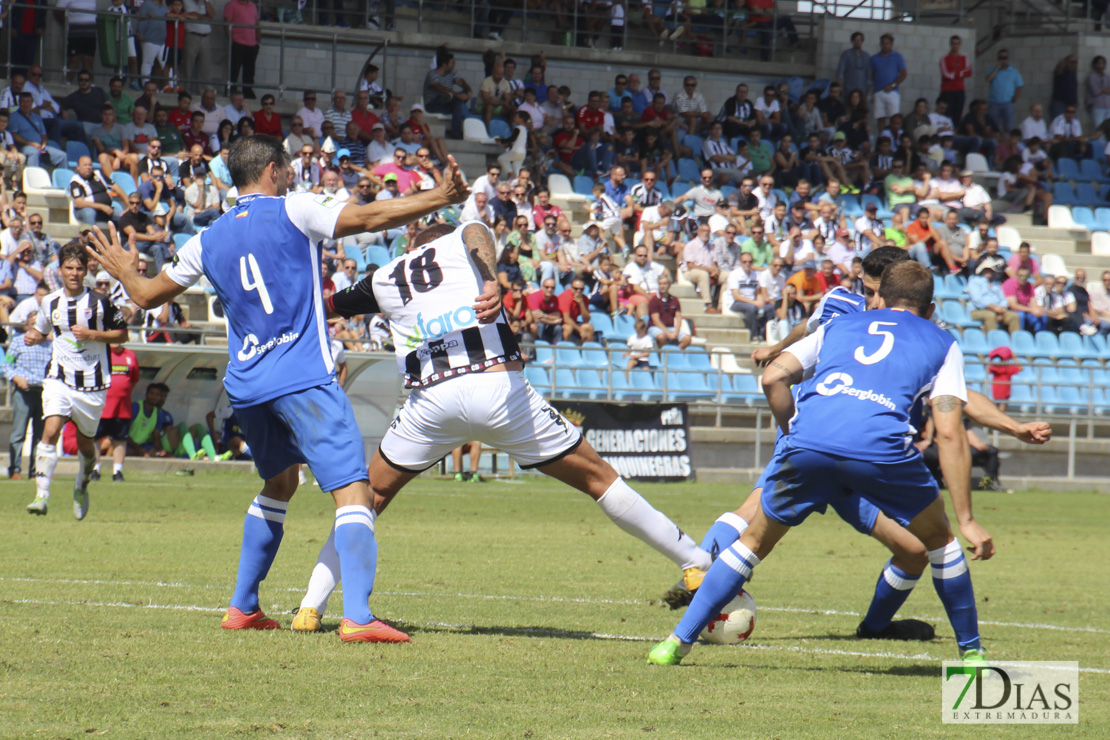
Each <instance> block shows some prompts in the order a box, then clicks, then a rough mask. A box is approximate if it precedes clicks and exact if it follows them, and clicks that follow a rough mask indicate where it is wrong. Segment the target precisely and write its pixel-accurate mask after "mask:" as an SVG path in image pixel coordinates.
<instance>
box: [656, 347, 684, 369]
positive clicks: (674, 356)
mask: <svg viewBox="0 0 1110 740" xmlns="http://www.w3.org/2000/svg"><path fill="white" fill-rule="evenodd" d="M662 367H663V369H664V370H666V371H668V372H673V371H675V370H687V369H689V368H690V362H689V360H687V359H686V350H682V349H679V348H678V347H675V346H674V345H667V346H666V347H664V348H663V365H662Z"/></svg>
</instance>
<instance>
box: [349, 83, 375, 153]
mask: <svg viewBox="0 0 1110 740" xmlns="http://www.w3.org/2000/svg"><path fill="white" fill-rule="evenodd" d="M351 120H352V121H354V122H355V123H357V124H358V128H359V134H358V138H359V139H361V140H362V141H364V142H366V143H367V144H369V143H370V140H371V139H373V138H374V124H375V123H379V122H380V119H379V118H378V114H376V113H375V112H374V111H372V110H370V92H369V91H368V90H360V91H359V93H358V96H357V97H356V98H355V107H354V110H352V111H351Z"/></svg>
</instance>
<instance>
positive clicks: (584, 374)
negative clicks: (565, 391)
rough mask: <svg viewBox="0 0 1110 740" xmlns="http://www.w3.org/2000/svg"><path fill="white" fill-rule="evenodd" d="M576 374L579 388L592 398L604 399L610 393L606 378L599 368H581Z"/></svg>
mask: <svg viewBox="0 0 1110 740" xmlns="http://www.w3.org/2000/svg"><path fill="white" fill-rule="evenodd" d="M574 375H575V377H576V378H577V379H578V390H579V391H581V392H585V393H588V394H589V397H590V398H591V399H592V400H595V401H596V400H598V399H601V400H604V399H605V397H606V395H608V393H607V390H606V385H605V379H604V378H603V377H602V375H601V373H599V372H598V371H597V370H595V369H593V368H581V369H579V370H578V372H576V373H575V374H574Z"/></svg>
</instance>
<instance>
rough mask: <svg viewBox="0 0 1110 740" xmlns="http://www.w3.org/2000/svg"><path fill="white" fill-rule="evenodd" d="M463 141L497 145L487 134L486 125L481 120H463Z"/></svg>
mask: <svg viewBox="0 0 1110 740" xmlns="http://www.w3.org/2000/svg"><path fill="white" fill-rule="evenodd" d="M463 140H464V141H476V142H478V143H479V144H496V143H497V142H496V141H494V140H493V139H491V138H490V136H489V134H488V133H487V132H486V124H485V123H483V122H482V119H481V118H466V119H464V120H463Z"/></svg>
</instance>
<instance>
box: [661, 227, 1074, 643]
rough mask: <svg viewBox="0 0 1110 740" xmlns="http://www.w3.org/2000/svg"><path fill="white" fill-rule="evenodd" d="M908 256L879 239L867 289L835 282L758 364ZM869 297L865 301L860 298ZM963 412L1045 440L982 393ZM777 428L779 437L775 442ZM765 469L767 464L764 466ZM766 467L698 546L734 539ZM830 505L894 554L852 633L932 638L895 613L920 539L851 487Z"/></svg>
mask: <svg viewBox="0 0 1110 740" xmlns="http://www.w3.org/2000/svg"><path fill="white" fill-rule="evenodd" d="M906 259H908V256H907V254H906V252H905V250H902V249H899V248H897V247H880V248H878V249H876V250H874V251H872V252H871V253H870V254H868V255H867V257H866V258H865V259H864V263H863V268H864V276H863V280H864V285H865V293H866V295H862V296H861V295H859V294H856V293H853V292H851V291H847V290H844V289H843V288H840V287H837V288H834V289H833V290H832V291H830V292H829V293H827V294H826V295H825V298H824V299H823V300H822V301H821V303H820V304H818V306H817V308H816V309H815V311H814V314H813V317H812V318H811V319H810V321H809V322H808V323H807V324H802V325H800V329H801V331H795V332H792V333H791V335H790V336H789V337H787V338H786V339H785V340H783V342H780V343H779V344H778V345H775V346H773V347H764V348H760V349H758V350H756V352H754V353H753V354H752V359H753V361H755V362H756V363H757V364H765V363H767V362H769V361H771V360H773V359H775V358H776V357H778V356H779V354H781V353H782V352H783V351H785V350H786V348H788V347H790V346H791V345H793V344H794V343H796V342H797V341H798V340H800V339H801V338H802V337H804V336H805V334H806V333H807V332H814V331H817V329H818V328H819V327H821V326H824V325H825V324H827V323H828V322H829V321H831V320H833V319H834V318H837V317H838V316H843V315H847V314H852V313H857V312H859V311H862V310H864V309H865V307H868V308H876V307H878V304H879V301H878V289H879V279H880V278H881V276H882V272H883V270H884V269H885V268H886V266H887V265H890V264H893V263H894V262H900V261H903V260H906ZM865 304H866V305H865ZM964 413H965V414H966V415H967V416H968V417H969V418H971V419H972V420H973V421H975V422H977V423H979V424H983V425H984V426H987V427H990V428H991V429H995V430H998V431H1000V432H1005V433H1007V434H1011V435H1013V436H1014V437H1015V438H1017V439H1019V440H1021V441H1023V442H1025V443H1027V444H1044V443H1046V442H1048V441H1049V439H1051V436H1052V428H1051V426H1049V424H1048V423H1046V422H1042V421H1035V422H1027V423H1021V422H1018V421H1017V420H1015V419H1013V418H1011V417H1010V416H1007V415H1006V414H1004V413H1002V412H1001V411H999V410H998V407H997V406H995V405H994V404H993V403H991V401H990V400H989V399H988V398H986V397H985V396H983V395H982V394H981V393H977V392H975V391H971V390H969V391H968V404H967V406H966V408H965V409H964ZM780 442H781V436H780V438H779V440H777V441H776V450H777V449H778V444H779V443H780ZM768 470H769V468H768ZM766 475H767V471H766V470H765V471H764V474H763V475H762V476H760V479H759V481H758V482H757V483H756V484H755V486H754V488H753V489H752V492H751V495H749V496H748V498H747V500H746V501H745V502H744V503H743V504H742V505H741V506H740V508H738V509H736V510H735V511H730V512H726V513H725V514H722V515H721V516H720V517H719V518H718V519H717V521H716V522H714V523H713V526H711V527H710V528H709V531H708V532H706V534H705V537H704V538H703V539H702V542H701V547H702V548H703V549H704V550H706V551H707V552H709V553H710V554H711V555H713V556H714V557H716V556H717V555H719V554H720V553H721V552H724V551H725V550H727V549H728V548H729V546H731V545H732V544H733V543H734V542H735V541H736V540H737V539H739V538H740V535H741V534H742V533H743V531H744V529H746V528H747V526H748V522H749V521H751V519H752V517H753V516H754V513H755V510H756V509H758V508H759V505H760V503H759V502H760V499H761V496H762V493H763V487H764V483H765V479H766ZM832 506H833V509H834V511H836V513H837V514H838V515H839V516H840V517H841V518H842V519H843V520H844V521H846V522H847V523H848V524H850V525H852V527H854V528H855V529H856V530H857V531H859V532H860V533H861V534H866V535H870V536H871V537H874V538H875V539H876V540H878V541H879V542H881V543H882V544H883V545H885V546H886V547H887V549H888V550H890V552H891V554H892V557H891V558H890V560H889V561H887V563H885V564H884V566H883V569H882V572H881V573H880V575H879V578H878V581H877V583H876V585H875V594H874V597H873V598H872V601H871V604H870V606H869V607H868V610H867V613H866V614H865V616H864V618H863V620H862V621H861V622H860V624H859V626H858V627H857V629H856V636H857V637H860V638H864V639H891V640H931V639H933V637H934V636H935V630H934V629H933V626H932V625H930V624H928V623H927V622H923V621H921V620H917V619H902V620H895V619H894V615H895V614H897V612H898V609H900V608H901V606H902V604H904V603H905V601H906V599H908V598H909V595H910V592H911V591H912V590H913V588H914V586H916V585H917V582H918V580H919V579H920V577H921V574H922V573H923V572H924V571H925V568H926V567H928V565H929V560H928V556H927V553H926V550H925V546H924V545H923V544H921V542H920V541H919V540H918V539H917V538H916V537H914V536H913V535H912V534H911V533H910V532H909V531H907V530H906V529H905V528H904V527H902V526H900V525H899V524H898V523H896V522H894V521H892V520H891V519H889V518H888V517H886V516H884V515H883V514H882V512H881V511H879V509H878V507H876V506H875V505H874V504H872V503H870V502H868V501H867V500H866V499H864V498H862V497H861V496H859V495H858V494H857V495H854V496H852V497H850V498H846V499H844V500H842V501H838V502H834V503H833V504H832ZM704 575H705V574H704V572H702V571H698V570H696V569H690V570H688V571H687V572H686V573H685V574H684V577H683V580H682V581H680V582H679V583H678V584H676V585H675V586H674V587H673V588H671V589H670V590H669V591H668V592H667V593H666V594H664V596H663V600H664V602H666V603H667V604H669V605H670V606H671V608H672V609H678V608H680V607H683V606H686V605H687V604H689V603H690V600H691V599H692V598H693V591H695V590H697V587H698V585H700V583H701V579H702V578H704Z"/></svg>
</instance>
